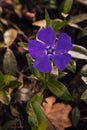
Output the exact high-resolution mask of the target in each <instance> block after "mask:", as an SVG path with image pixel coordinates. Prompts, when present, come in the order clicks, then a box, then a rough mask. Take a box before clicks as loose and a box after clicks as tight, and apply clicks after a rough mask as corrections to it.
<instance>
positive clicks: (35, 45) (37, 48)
mask: <svg viewBox="0 0 87 130" xmlns="http://www.w3.org/2000/svg"><path fill="white" fill-rule="evenodd" d="M28 50H29V53H30V55H31V57H32V58H36V57H38V56H39V55H40V54H42V53H43V52H44V51H45V44H43V43H41V42H39V41H36V40H30V41H29V44H28Z"/></svg>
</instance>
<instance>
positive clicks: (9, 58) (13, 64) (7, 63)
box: [3, 48, 17, 75]
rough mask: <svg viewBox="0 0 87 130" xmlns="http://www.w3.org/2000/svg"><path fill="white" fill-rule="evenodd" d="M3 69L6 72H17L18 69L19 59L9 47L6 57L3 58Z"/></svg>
mask: <svg viewBox="0 0 87 130" xmlns="http://www.w3.org/2000/svg"><path fill="white" fill-rule="evenodd" d="M3 69H4V72H5V73H6V74H12V75H13V74H15V73H16V71H17V61H16V58H15V56H14V54H13V52H12V51H11V50H10V49H9V48H7V50H6V52H5V55H4V59H3Z"/></svg>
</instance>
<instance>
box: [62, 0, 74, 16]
mask: <svg viewBox="0 0 87 130" xmlns="http://www.w3.org/2000/svg"><path fill="white" fill-rule="evenodd" d="M72 5H73V0H64V1H63V2H62V5H61V7H60V8H62V12H64V13H65V14H67V13H69V11H70V10H71V8H72Z"/></svg>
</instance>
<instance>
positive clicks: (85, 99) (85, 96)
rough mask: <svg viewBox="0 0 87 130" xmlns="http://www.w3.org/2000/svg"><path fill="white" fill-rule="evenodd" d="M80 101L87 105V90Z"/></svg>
mask: <svg viewBox="0 0 87 130" xmlns="http://www.w3.org/2000/svg"><path fill="white" fill-rule="evenodd" d="M80 99H81V100H83V101H84V102H85V103H87V90H85V91H84V92H83V93H82V95H81V97H80Z"/></svg>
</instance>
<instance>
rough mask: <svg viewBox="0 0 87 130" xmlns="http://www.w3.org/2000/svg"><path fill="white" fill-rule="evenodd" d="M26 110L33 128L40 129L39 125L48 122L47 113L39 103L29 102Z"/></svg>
mask: <svg viewBox="0 0 87 130" xmlns="http://www.w3.org/2000/svg"><path fill="white" fill-rule="evenodd" d="M26 110H27V114H28V116H29V118H28V120H29V123H30V125H31V126H32V127H39V125H41V124H42V123H43V122H46V121H47V119H46V116H45V113H44V111H43V109H42V107H41V105H40V104H39V103H38V102H37V101H34V102H28V104H27V109H26Z"/></svg>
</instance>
